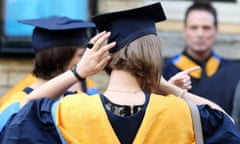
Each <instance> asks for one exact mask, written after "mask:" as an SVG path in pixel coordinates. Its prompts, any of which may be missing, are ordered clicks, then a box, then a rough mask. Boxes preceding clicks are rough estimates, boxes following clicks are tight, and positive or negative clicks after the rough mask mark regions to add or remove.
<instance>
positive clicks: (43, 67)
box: [32, 46, 80, 80]
mask: <svg viewBox="0 0 240 144" xmlns="http://www.w3.org/2000/svg"><path fill="white" fill-rule="evenodd" d="M78 48H80V47H79V46H61V47H53V48H48V49H44V50H42V51H39V52H38V53H37V54H36V55H35V59H34V68H33V71H32V72H33V74H34V75H35V76H36V77H38V78H42V79H45V80H49V79H51V78H53V77H55V76H57V75H59V74H60V73H62V72H64V71H66V67H67V65H68V64H69V62H70V60H71V59H72V58H73V56H74V54H75V52H76V51H77V49H78Z"/></svg>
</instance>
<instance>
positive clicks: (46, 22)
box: [19, 16, 95, 52]
mask: <svg viewBox="0 0 240 144" xmlns="http://www.w3.org/2000/svg"><path fill="white" fill-rule="evenodd" d="M19 22H20V23H23V24H28V25H32V26H35V28H34V30H33V34H32V48H33V49H34V51H35V52H38V51H40V50H43V49H46V48H51V47H56V46H64V45H77V46H85V45H87V42H88V35H87V29H88V28H95V24H94V23H92V22H86V21H82V20H76V19H70V18H68V17H62V16H54V17H48V18H40V19H31V20H20V21H19Z"/></svg>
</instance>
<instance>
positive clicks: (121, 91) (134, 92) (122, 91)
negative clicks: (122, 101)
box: [106, 89, 142, 94]
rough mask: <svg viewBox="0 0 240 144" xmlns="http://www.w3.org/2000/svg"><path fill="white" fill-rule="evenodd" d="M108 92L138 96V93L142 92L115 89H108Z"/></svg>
mask: <svg viewBox="0 0 240 144" xmlns="http://www.w3.org/2000/svg"><path fill="white" fill-rule="evenodd" d="M106 91H111V92H120V93H132V94H137V93H139V92H141V91H142V90H136V91H124V90H113V89H107V90H106Z"/></svg>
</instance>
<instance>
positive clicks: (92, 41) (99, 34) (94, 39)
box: [90, 31, 106, 44]
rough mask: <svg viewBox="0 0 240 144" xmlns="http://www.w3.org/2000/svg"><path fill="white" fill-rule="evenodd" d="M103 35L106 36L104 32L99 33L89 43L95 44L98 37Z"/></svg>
mask: <svg viewBox="0 0 240 144" xmlns="http://www.w3.org/2000/svg"><path fill="white" fill-rule="evenodd" d="M104 34H106V31H103V32H101V33H98V34H97V35H95V36H94V37H93V38H92V39H91V40H90V43H93V44H95V42H96V41H97V40H98V39H99V38H100V37H102V36H103V35H104Z"/></svg>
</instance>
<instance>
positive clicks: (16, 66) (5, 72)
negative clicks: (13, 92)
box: [0, 57, 32, 97]
mask: <svg viewBox="0 0 240 144" xmlns="http://www.w3.org/2000/svg"><path fill="white" fill-rule="evenodd" d="M31 67H32V59H31V58H19V57H16V58H13V57H11V58H9V57H8V58H7V57H5V58H1V57H0V97H1V96H2V95H3V94H4V93H5V92H6V91H7V90H8V89H9V88H11V87H12V86H14V85H15V84H16V83H17V82H18V81H20V80H21V79H22V78H23V77H24V76H25V75H26V74H27V73H28V72H29V71H31Z"/></svg>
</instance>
